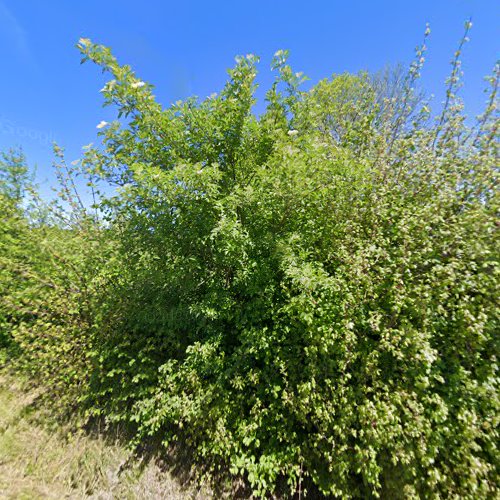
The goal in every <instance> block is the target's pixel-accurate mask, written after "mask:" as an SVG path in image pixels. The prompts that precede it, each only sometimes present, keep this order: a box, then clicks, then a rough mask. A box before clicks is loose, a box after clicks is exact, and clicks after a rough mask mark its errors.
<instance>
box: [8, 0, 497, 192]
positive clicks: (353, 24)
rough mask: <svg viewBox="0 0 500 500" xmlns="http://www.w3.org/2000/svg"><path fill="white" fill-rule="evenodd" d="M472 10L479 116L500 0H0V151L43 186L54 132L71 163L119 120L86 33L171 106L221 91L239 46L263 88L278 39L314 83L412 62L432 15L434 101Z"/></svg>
mask: <svg viewBox="0 0 500 500" xmlns="http://www.w3.org/2000/svg"><path fill="white" fill-rule="evenodd" d="M469 17H472V21H473V28H472V31H471V35H470V37H471V42H470V43H469V44H468V46H467V47H466V50H465V54H464V70H465V87H464V89H463V97H464V99H465V102H466V105H467V109H468V111H469V113H470V114H471V115H475V114H477V113H478V112H479V111H480V109H481V106H482V103H483V101H484V95H483V93H482V90H483V88H484V82H483V76H484V75H486V74H490V72H491V68H492V67H493V64H494V62H495V60H496V59H497V58H498V56H499V46H500V43H499V41H500V2H498V0H431V1H428V0H419V1H416V0H377V1H375V0H364V1H360V0H329V1H328V0H325V1H315V0H310V1H304V0H301V1H295V0H288V1H281V0H280V1H278V0H266V1H261V0H254V1H248V2H238V1H237V0H233V1H216V0H212V1H210V2H207V1H191V0H185V1H183V2H180V1H179V2H173V1H160V0H141V1H137V0H136V1H129V0H122V1H118V0H114V1H113V0H108V1H102V0H101V1H98V0H86V1H83V2H76V1H66V0H44V1H41V0H23V1H20V0H0V61H1V63H0V64H1V67H2V71H1V75H2V77H1V78H0V149H5V148H7V147H10V146H15V145H22V146H23V148H24V150H25V152H26V154H27V156H28V160H29V162H30V163H31V164H37V166H38V178H39V180H41V181H43V180H45V179H47V181H46V182H44V184H43V189H44V190H47V186H48V184H49V183H50V180H51V174H50V164H51V158H52V153H51V146H50V141H52V140H56V141H57V142H58V143H59V144H60V145H61V146H63V147H65V148H66V150H67V157H68V160H69V161H71V160H74V159H76V158H78V157H79V156H80V153H81V146H83V145H85V144H88V143H89V142H93V141H95V140H96V132H97V131H96V128H95V127H96V124H97V123H98V122H99V121H100V120H102V119H105V120H109V119H113V118H114V115H113V113H112V111H111V110H110V109H108V108H106V109H102V107H101V103H102V100H101V95H100V93H99V89H100V88H101V87H102V85H103V83H104V81H106V78H105V77H104V76H103V75H102V74H101V73H100V72H99V71H98V69H97V68H96V67H95V66H93V65H91V64H85V65H83V66H80V64H79V61H80V57H79V54H78V51H77V50H76V49H75V43H76V42H77V40H78V39H79V38H80V37H82V36H84V37H88V38H91V39H92V40H93V41H96V42H99V43H103V44H105V45H108V46H110V47H112V49H113V51H114V53H115V55H117V56H118V58H119V60H120V61H121V62H127V63H129V64H131V65H132V66H133V68H134V69H135V70H136V72H137V74H138V75H139V76H140V77H141V78H142V79H144V80H147V81H149V82H150V83H153V84H154V85H155V86H156V95H157V96H158V99H159V100H160V102H162V103H163V104H165V105H167V104H169V103H170V102H173V101H175V100H177V99H182V98H185V97H187V96H189V95H193V94H195V95H198V96H200V97H205V96H207V95H209V94H211V93H212V92H218V91H219V90H220V89H221V87H222V85H223V83H224V81H225V79H226V73H225V70H226V69H227V68H229V67H231V66H232V65H233V62H234V56H235V55H237V54H247V53H254V54H257V55H259V56H261V64H260V75H259V82H260V84H261V85H262V87H266V86H267V85H268V83H269V82H270V81H271V78H272V74H270V71H269V62H270V59H271V57H272V55H273V54H274V52H275V51H276V50H278V49H281V48H286V49H289V50H290V51H291V59H290V62H291V64H292V66H293V67H294V69H295V70H296V71H304V73H305V74H306V75H308V76H309V77H310V78H311V82H310V84H312V83H315V82H317V81H318V80H319V79H321V78H324V77H326V76H330V75H331V74H333V73H340V72H343V71H351V72H356V71H359V70H363V69H365V70H369V71H376V70H378V69H381V68H382V67H383V66H384V65H385V64H388V63H389V64H394V63H398V62H403V63H407V62H408V61H410V60H411V58H412V56H413V50H414V47H415V46H416V45H417V44H419V43H420V42H421V39H422V34H423V32H424V29H425V23H426V22H429V23H430V25H431V29H432V34H431V38H430V42H429V44H428V45H429V51H428V54H427V64H426V66H425V68H424V72H423V78H422V82H423V84H424V87H425V89H426V90H427V91H428V92H430V93H434V94H436V96H437V97H436V101H437V102H436V105H437V103H438V102H439V101H440V100H441V99H442V89H443V81H444V79H445V77H446V75H447V73H448V71H449V65H448V62H449V60H450V59H451V57H452V55H453V51H454V50H455V47H456V45H457V42H458V40H459V38H460V37H461V34H462V32H463V22H464V21H465V20H466V19H467V18H469ZM262 91H263V90H262ZM259 95H260V96H261V95H262V92H260V93H259Z"/></svg>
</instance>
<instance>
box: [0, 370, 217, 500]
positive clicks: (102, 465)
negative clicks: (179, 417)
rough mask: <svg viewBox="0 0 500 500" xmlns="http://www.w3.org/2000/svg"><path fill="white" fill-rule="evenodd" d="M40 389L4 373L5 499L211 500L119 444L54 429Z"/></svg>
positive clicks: (0, 431)
mask: <svg viewBox="0 0 500 500" xmlns="http://www.w3.org/2000/svg"><path fill="white" fill-rule="evenodd" d="M36 398H37V393H36V391H26V390H23V388H22V385H21V384H20V382H19V381H18V380H17V379H15V378H13V377H12V376H9V375H5V374H0V499H16V500H18V499H19V500H20V499H26V500H27V499H29V500H34V499H42V498H54V499H56V498H57V499H62V498H95V499H111V498H119V499H129V498H130V499H135V498H141V499H142V498H145V499H147V498H153V499H156V498H168V499H172V500H176V499H185V498H210V497H211V495H210V493H209V492H208V491H198V490H196V489H194V487H192V486H190V485H188V486H185V485H183V484H181V483H182V481H180V480H179V478H178V477H177V476H174V475H172V474H171V473H170V472H169V471H168V470H165V468H164V467H163V466H161V464H160V463H159V462H158V461H157V460H155V459H149V460H146V459H142V460H141V459H137V458H133V459H131V454H130V452H129V451H128V450H127V449H126V448H125V447H124V446H123V445H121V444H120V443H119V442H118V440H112V439H110V438H109V437H104V436H103V435H99V434H97V435H95V436H90V435H87V434H84V433H80V434H79V433H77V434H75V433H69V432H67V430H65V429H61V428H57V429H53V428H51V427H50V426H49V425H48V422H47V421H46V419H44V418H43V416H42V415H41V411H40V410H39V409H37V407H36V404H34V403H35V402H36Z"/></svg>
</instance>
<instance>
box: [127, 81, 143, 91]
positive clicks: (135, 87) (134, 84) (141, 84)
mask: <svg viewBox="0 0 500 500" xmlns="http://www.w3.org/2000/svg"><path fill="white" fill-rule="evenodd" d="M144 85H146V84H145V83H144V82H134V83H132V84H131V85H130V86H131V87H132V88H133V89H138V88H140V87H144Z"/></svg>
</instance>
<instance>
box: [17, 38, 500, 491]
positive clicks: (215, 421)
mask: <svg viewBox="0 0 500 500" xmlns="http://www.w3.org/2000/svg"><path fill="white" fill-rule="evenodd" d="M79 48H80V50H81V52H82V53H83V56H84V60H86V59H91V60H93V61H94V62H96V63H97V64H98V65H100V66H102V68H103V69H104V70H105V71H107V72H109V73H111V75H112V78H113V79H112V80H111V81H110V82H109V83H108V84H107V85H106V86H105V87H104V89H103V95H104V98H105V103H106V104H112V105H114V106H116V108H117V110H118V116H119V117H122V118H123V119H122V120H121V121H115V122H113V123H112V124H103V128H102V131H101V132H100V134H101V136H102V139H103V145H102V147H100V148H92V147H91V148H88V150H87V152H86V154H85V157H84V158H83V160H82V165H83V168H84V169H85V170H86V171H87V172H89V173H90V175H91V178H92V179H97V180H99V181H104V182H108V183H110V184H112V185H114V186H116V193H115V194H114V195H113V196H108V197H107V198H104V199H103V200H102V202H100V205H99V208H100V210H101V211H102V213H103V219H102V221H101V222H98V221H96V220H95V219H91V220H89V217H88V215H81V216H80V218H78V217H77V218H76V220H84V221H85V220H86V221H88V224H87V225H86V226H85V229H84V228H83V227H80V226H73V230H72V232H71V237H68V236H69V233H68V229H65V230H63V229H62V228H61V227H60V226H55V225H54V224H48V225H45V226H44V227H43V230H42V229H35V228H31V229H29V230H27V231H28V232H27V233H24V234H26V235H28V234H29V235H32V234H34V233H37V232H38V231H41V232H43V233H44V234H46V235H50V236H49V237H50V239H51V241H52V240H56V241H58V242H59V243H60V245H61V252H62V253H63V254H64V255H65V256H69V255H70V256H71V262H73V263H74V262H76V264H72V265H70V264H69V263H68V265H67V266H65V269H64V272H62V271H61V270H58V269H56V266H53V267H50V268H47V271H46V272H47V274H48V275H49V276H55V277H54V278H53V279H54V280H68V279H69V278H68V276H73V274H72V272H73V271H72V270H71V269H73V267H74V266H76V269H79V270H80V271H79V272H82V270H85V271H84V276H85V280H84V282H85V283H86V287H85V288H78V291H77V292H76V293H75V294H73V295H68V293H69V290H70V289H68V288H64V292H62V290H61V293H60V292H54V293H57V297H58V298H59V299H58V300H59V302H58V301H57V300H54V299H53V297H54V295H49V296H47V295H41V296H40V297H38V298H37V299H36V300H38V301H39V302H40V307H48V303H47V302H48V301H49V300H50V301H51V303H50V310H49V311H48V313H47V314H48V317H49V318H50V320H49V325H50V327H49V330H50V332H51V333H50V341H46V340H45V339H46V338H47V334H46V333H45V332H46V330H45V326H44V325H42V324H39V323H38V322H36V321H35V322H33V321H31V322H27V321H23V322H21V325H22V326H18V327H16V328H15V333H14V338H16V339H17V342H18V343H20V345H22V347H23V349H24V352H25V353H27V354H25V356H26V355H28V356H29V357H28V359H29V363H31V364H35V365H36V366H39V365H40V361H39V359H38V358H37V357H36V356H35V357H33V355H32V352H33V351H34V350H39V349H40V348H41V347H40V346H41V345H42V351H43V352H44V353H46V354H47V356H49V358H50V359H53V358H54V356H55V357H56V358H57V357H58V356H60V354H59V353H61V352H62V353H65V354H64V356H65V359H66V363H62V364H63V365H65V364H67V361H68V360H70V359H71V366H72V367H74V374H73V375H74V377H75V380H78V381H80V383H79V384H78V385H75V384H69V386H68V387H70V388H71V390H72V391H73V392H72V394H77V401H79V402H80V403H81V404H82V405H84V406H85V408H86V409H87V411H88V414H89V415H104V416H105V417H106V418H107V419H109V420H110V421H125V422H128V423H131V424H132V425H134V426H135V428H136V429H137V436H138V439H143V438H145V437H147V436H154V437H160V438H161V439H162V440H163V441H164V442H165V443H170V442H172V441H175V440H176V439H178V438H179V437H182V439H183V440H184V441H185V442H186V443H187V444H188V445H190V446H191V447H192V448H193V449H194V450H196V453H197V454H198V457H199V458H200V459H203V460H204V461H205V462H208V463H209V464H211V465H212V467H213V469H214V470H216V469H218V468H220V467H229V469H230V470H231V472H232V473H233V474H235V475H243V476H244V477H245V478H246V479H247V480H248V481H249V482H250V484H251V486H252V488H253V489H254V491H255V493H256V494H258V495H266V494H269V493H270V492H273V491H274V490H275V488H276V485H277V483H278V481H282V480H283V479H286V481H287V482H288V485H289V487H290V491H294V490H295V489H296V488H297V487H298V485H299V483H301V482H302V481H303V479H304V477H309V478H310V479H311V480H312V482H313V483H314V484H315V485H316V486H317V487H318V488H319V489H320V490H321V491H322V492H324V493H325V494H332V495H334V496H339V497H346V498H351V497H355V498H359V497H363V498H364V497H371V496H382V497H384V498H393V497H394V498H398V497H405V498H406V497H421V498H439V497H457V498H458V497H464V498H487V497H494V496H495V495H496V494H498V491H497V487H496V484H497V479H498V466H499V464H498V452H497V449H496V446H497V445H496V443H497V441H498V433H497V424H498V415H499V411H498V410H499V399H498V372H497V356H498V352H499V349H498V348H499V345H498V313H497V291H498V275H499V272H500V267H499V265H498V248H499V245H498V243H499V242H498V209H499V198H498V191H497V189H496V188H497V182H498V170H497V164H498V150H497V144H498V143H497V135H496V134H497V127H498V120H497V117H496V115H495V104H496V100H497V97H496V85H497V81H498V74H499V69H498V66H497V67H496V68H495V75H494V76H493V77H492V78H491V79H490V80H491V85H492V90H491V91H490V94H489V96H490V100H489V103H488V105H487V108H486V110H485V113H484V114H483V115H482V116H481V117H480V118H479V120H478V122H477V125H475V126H472V127H470V126H468V125H467V122H466V120H465V116H464V114H463V111H462V106H461V103H460V101H459V99H458V97H457V96H456V91H457V89H458V87H459V79H458V76H459V61H458V56H459V54H457V59H456V60H455V62H454V65H453V71H452V74H451V77H450V79H449V82H448V88H447V94H446V103H445V105H444V108H443V110H442V113H441V114H440V115H438V117H437V119H435V120H433V119H432V118H431V115H430V110H429V107H428V106H429V105H428V103H426V102H425V101H423V100H422V99H420V98H419V97H418V95H417V93H415V92H414V91H413V88H414V87H415V83H416V80H417V78H418V74H419V71H420V68H421V65H422V62H423V52H424V50H425V47H422V48H420V49H419V50H418V52H417V59H416V62H415V63H414V64H413V65H412V66H411V68H410V70H409V72H408V74H407V76H406V78H405V79H404V81H403V83H402V84H398V85H399V86H398V87H397V88H392V89H388V88H387V86H384V82H383V81H382V80H381V79H378V80H377V78H373V77H371V76H370V75H367V74H359V75H336V76H334V77H332V78H331V79H328V80H324V81H322V82H320V83H319V84H318V85H316V86H315V87H313V88H312V89H311V90H310V91H308V92H304V91H301V90H300V84H301V83H302V81H303V77H302V75H301V74H298V73H294V72H293V71H292V70H291V68H290V67H289V66H288V65H287V62H286V59H287V53H286V52H283V51H280V52H278V53H277V54H276V56H275V59H274V61H273V69H274V70H276V72H277V78H276V81H275V83H274V84H273V86H272V87H271V89H270V90H269V91H268V92H267V94H266V100H267V108H266V110H265V112H264V113H263V114H262V115H261V116H259V117H257V116H255V115H254V114H253V112H252V105H253V104H254V97H253V94H254V90H255V82H254V80H255V76H256V63H257V58H256V57H254V56H247V57H245V58H239V59H237V65H236V67H235V68H234V69H233V70H231V71H230V72H229V76H230V79H229V81H228V83H227V84H226V86H225V87H224V89H223V90H222V92H221V93H220V94H219V95H218V96H211V97H210V98H207V99H205V100H203V101H200V100H197V99H194V98H193V99H189V100H187V101H185V102H178V103H176V104H174V105H172V106H171V107H169V108H167V109H164V108H162V107H161V106H160V105H159V104H158V103H157V102H156V101H155V99H154V96H153V94H152V86H150V85H149V84H145V83H144V82H142V81H140V80H139V79H138V78H137V77H136V76H135V74H134V73H133V72H132V70H131V69H130V68H129V67H128V66H120V65H119V64H118V63H117V61H116V59H114V57H113V56H112V55H111V53H110V51H109V49H107V48H104V47H102V46H99V45H95V44H93V43H91V42H90V40H87V39H82V40H80V44H79ZM381 82H382V83H381ZM385 83H387V82H385ZM91 235H92V236H91ZM24 237H28V236H24ZM61 240H62V241H61ZM66 258H68V257H66ZM74 276H75V277H74V278H71V280H70V281H71V283H73V282H74V281H72V280H75V279H76V276H78V272H77V271H75V275H74ZM49 297H50V299H49ZM63 297H65V300H68V301H67V303H68V304H69V305H70V306H68V307H73V306H74V307H75V308H76V311H77V312H75V313H74V314H75V315H74V316H71V314H70V313H69V312H68V315H61V311H62V310H63V309H62V308H61V302H60V300H62V298H63ZM82 308H84V309H85V311H86V313H85V315H84V316H83V317H82V310H83V309H82ZM55 318H60V320H58V321H56V319H55ZM56 325H58V327H57V328H56ZM58 328H59V329H58ZM56 332H59V333H60V335H59V334H58V333H56ZM41 333H43V335H41ZM26 339H29V340H28V341H27V340H26ZM82 339H83V340H82ZM66 353H73V354H72V355H71V356H73V357H66ZM44 366H46V365H44ZM42 373H43V374H44V377H45V381H46V383H47V381H50V383H53V382H52V381H53V380H56V381H61V380H65V379H64V378H63V379H61V375H60V373H63V374H66V373H67V367H66V366H63V367H62V368H61V367H59V366H56V367H54V368H53V371H52V373H49V372H48V371H47V370H46V371H43V372H42ZM58 373H59V375H58ZM58 387H61V390H63V389H64V384H60V383H59V385H58ZM63 392H64V391H63Z"/></svg>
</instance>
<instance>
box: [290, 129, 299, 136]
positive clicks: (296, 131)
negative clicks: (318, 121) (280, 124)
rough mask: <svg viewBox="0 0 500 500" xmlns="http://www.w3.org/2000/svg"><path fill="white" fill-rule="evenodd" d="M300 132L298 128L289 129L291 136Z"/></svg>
mask: <svg viewBox="0 0 500 500" xmlns="http://www.w3.org/2000/svg"><path fill="white" fill-rule="evenodd" d="M298 133H299V131H298V130H289V131H288V135H290V136H294V135H297V134H298Z"/></svg>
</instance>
